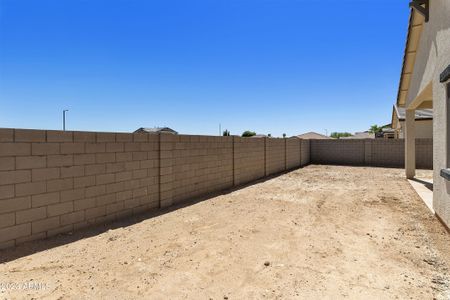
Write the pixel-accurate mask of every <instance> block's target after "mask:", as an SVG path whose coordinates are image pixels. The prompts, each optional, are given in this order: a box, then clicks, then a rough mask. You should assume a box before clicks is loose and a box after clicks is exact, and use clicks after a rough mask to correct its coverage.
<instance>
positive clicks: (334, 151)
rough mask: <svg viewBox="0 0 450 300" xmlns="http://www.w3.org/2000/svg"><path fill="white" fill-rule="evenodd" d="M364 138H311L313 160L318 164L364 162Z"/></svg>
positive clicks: (354, 163) (357, 163)
mask: <svg viewBox="0 0 450 300" xmlns="http://www.w3.org/2000/svg"><path fill="white" fill-rule="evenodd" d="M364 157H365V152H364V140H311V161H312V162H314V163H317V164H343V165H347V164H348V165H363V164H364Z"/></svg>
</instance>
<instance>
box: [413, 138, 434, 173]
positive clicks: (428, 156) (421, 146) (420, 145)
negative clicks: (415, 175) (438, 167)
mask: <svg viewBox="0 0 450 300" xmlns="http://www.w3.org/2000/svg"><path fill="white" fill-rule="evenodd" d="M416 167H417V168H419V169H429V170H432V169H433V139H416Z"/></svg>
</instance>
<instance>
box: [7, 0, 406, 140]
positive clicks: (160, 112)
mask: <svg viewBox="0 0 450 300" xmlns="http://www.w3.org/2000/svg"><path fill="white" fill-rule="evenodd" d="M408 2H409V1H407V0H378V1H370V0H189V1H186V0H151V1H150V0H107V1H103V0H63V1H62V0H39V1H36V0H29V1H24V0H0V127H17V128H45V129H59V128H61V111H62V110H63V109H66V108H67V109H69V110H70V111H69V113H68V120H67V126H68V128H69V129H73V130H99V131H132V130H134V129H136V128H138V127H141V126H149V127H152V126H155V125H159V126H163V125H164V126H169V127H172V128H174V129H175V130H178V131H180V132H181V133H188V134H214V135H215V134H218V126H219V123H221V124H222V129H229V130H230V131H231V133H232V134H238V133H239V134H240V133H242V131H244V130H247V129H250V130H254V131H256V132H258V133H265V134H267V133H271V134H272V135H274V136H279V135H281V134H282V133H284V132H285V133H287V134H288V135H294V134H299V133H303V132H305V131H317V132H320V133H324V132H325V129H327V130H328V133H330V132H331V131H350V132H354V131H362V130H366V129H368V128H369V126H370V125H372V124H380V125H381V124H386V123H389V122H390V119H391V112H392V104H393V103H394V102H395V100H396V94H397V88H398V81H399V76H400V69H401V62H402V55H403V48H404V44H405V37H406V30H407V22H408V15H409V9H408Z"/></svg>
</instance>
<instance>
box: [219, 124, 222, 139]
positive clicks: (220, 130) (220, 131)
mask: <svg viewBox="0 0 450 300" xmlns="http://www.w3.org/2000/svg"><path fill="white" fill-rule="evenodd" d="M221 135H222V124H220V123H219V136H221Z"/></svg>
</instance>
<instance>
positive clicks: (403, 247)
mask: <svg viewBox="0 0 450 300" xmlns="http://www.w3.org/2000/svg"><path fill="white" fill-rule="evenodd" d="M403 174H404V173H403V170H400V169H383V168H364V167H338V166H314V165H313V166H308V167H306V168H303V169H299V170H296V171H293V172H290V173H286V174H284V175H281V176H278V177H275V178H272V179H269V180H266V181H264V182H259V183H256V184H253V185H250V186H247V187H243V188H241V189H236V190H233V191H229V192H227V193H224V194H223V195H220V196H216V197H211V198H209V199H206V200H204V201H197V202H195V203H189V205H187V206H184V207H179V208H177V209H174V210H170V211H166V212H165V213H163V214H158V215H151V214H148V215H145V216H143V217H141V218H135V219H129V220H128V221H126V222H120V223H115V224H110V225H108V226H107V227H102V228H96V229H89V230H85V231H82V232H77V233H74V234H72V235H65V236H59V237H56V238H52V239H49V240H46V241H41V242H35V243H32V244H28V245H27V244H25V245H22V246H19V247H18V248H16V249H15V250H8V251H4V252H0V261H2V263H1V264H0V285H1V286H0V288H1V292H0V298H32V297H35V298H50V299H67V298H77V299H80V298H103V299H134V298H146V299H169V298H171V299H261V298H269V299H294V298H295V299H336V298H338V299H339V298H350V299H433V298H437V299H450V287H449V283H450V281H449V279H450V276H449V269H448V268H449V266H450V235H449V234H448V233H447V232H446V231H445V229H444V227H443V226H442V225H441V224H440V223H439V222H438V221H437V220H436V218H435V217H434V216H433V215H432V214H431V213H430V212H429V211H428V209H427V208H426V206H425V205H424V204H423V203H422V201H421V199H420V198H419V197H418V196H417V194H416V193H415V192H414V191H413V190H412V188H411V187H410V185H409V184H408V182H407V181H406V180H405V179H404V176H403ZM104 228H106V229H108V228H109V230H104V231H103V232H101V231H100V230H102V229H104ZM111 228H113V229H111Z"/></svg>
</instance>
